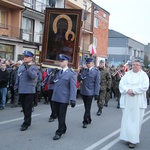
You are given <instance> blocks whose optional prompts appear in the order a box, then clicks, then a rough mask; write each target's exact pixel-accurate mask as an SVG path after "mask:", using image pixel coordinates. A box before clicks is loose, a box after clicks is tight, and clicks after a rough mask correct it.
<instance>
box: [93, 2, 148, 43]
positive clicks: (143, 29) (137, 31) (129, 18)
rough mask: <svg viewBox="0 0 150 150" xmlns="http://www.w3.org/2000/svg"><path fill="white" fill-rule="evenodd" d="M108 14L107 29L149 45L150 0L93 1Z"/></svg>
mask: <svg viewBox="0 0 150 150" xmlns="http://www.w3.org/2000/svg"><path fill="white" fill-rule="evenodd" d="M93 2H95V3H96V4H97V5H99V6H100V7H102V8H103V9H105V10H106V11H108V12H109V13H110V18H109V29H112V30H115V31H117V32H120V33H122V34H124V35H126V36H128V37H130V38H132V39H134V40H136V41H138V42H140V43H143V44H145V45H147V44H148V43H150V0H93Z"/></svg>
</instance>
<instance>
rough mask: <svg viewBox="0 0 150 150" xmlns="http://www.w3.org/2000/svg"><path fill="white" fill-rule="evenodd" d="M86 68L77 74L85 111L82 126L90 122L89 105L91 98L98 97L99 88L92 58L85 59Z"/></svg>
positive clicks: (98, 75) (97, 72) (97, 71)
mask: <svg viewBox="0 0 150 150" xmlns="http://www.w3.org/2000/svg"><path fill="white" fill-rule="evenodd" d="M86 66H87V68H86V69H84V70H83V71H82V72H81V73H80V74H79V75H78V80H79V81H82V84H81V89H80V93H81V94H82V98H83V102H84V108H85V113H84V117H83V128H87V125H88V124H90V123H91V121H92V119H91V113H90V111H91V105H92V99H93V97H95V100H97V99H98V95H99V89H100V71H99V70H98V69H97V68H95V67H94V63H93V59H92V58H87V59H86Z"/></svg>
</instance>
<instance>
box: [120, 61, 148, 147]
mask: <svg viewBox="0 0 150 150" xmlns="http://www.w3.org/2000/svg"><path fill="white" fill-rule="evenodd" d="M148 88H149V78H148V76H147V74H146V73H145V72H144V71H142V69H141V63H140V61H139V60H135V61H134V62H133V63H132V70H130V71H128V72H126V74H125V75H124V76H123V77H122V79H121V81H120V84H119V90H120V93H121V98H120V108H122V113H123V115H122V121H121V131H120V139H121V140H124V141H126V142H128V146H129V148H134V147H135V146H136V144H137V143H139V142H140V132H141V125H142V121H143V118H144V113H145V109H146V108H147V100H146V91H147V89H148Z"/></svg>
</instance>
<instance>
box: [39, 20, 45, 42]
mask: <svg viewBox="0 0 150 150" xmlns="http://www.w3.org/2000/svg"><path fill="white" fill-rule="evenodd" d="M43 27H44V23H43V22H40V28H39V31H40V36H39V42H40V43H42V35H43Z"/></svg>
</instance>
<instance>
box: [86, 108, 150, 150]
mask: <svg viewBox="0 0 150 150" xmlns="http://www.w3.org/2000/svg"><path fill="white" fill-rule="evenodd" d="M149 113H150V111H148V112H146V113H145V114H144V116H146V115H147V114H149ZM149 119H150V116H148V117H146V118H145V119H144V120H143V124H144V123H145V122H146V121H147V120H149ZM119 132H120V129H118V130H116V131H114V132H113V133H111V134H109V135H107V136H106V137H104V138H103V139H101V140H99V141H97V142H96V143H94V144H93V145H91V146H89V147H87V148H86V149H84V150H92V149H94V148H96V147H97V146H99V145H101V144H102V143H104V142H106V141H107V140H108V139H110V138H111V137H113V136H115V135H116V134H118V133H119ZM119 141H120V139H119V137H117V138H116V139H114V140H113V141H111V142H110V143H108V144H107V145H106V146H104V147H103V148H101V149H100V150H108V149H109V148H111V147H112V146H114V145H115V144H116V143H118V142H119Z"/></svg>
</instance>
